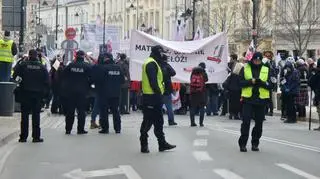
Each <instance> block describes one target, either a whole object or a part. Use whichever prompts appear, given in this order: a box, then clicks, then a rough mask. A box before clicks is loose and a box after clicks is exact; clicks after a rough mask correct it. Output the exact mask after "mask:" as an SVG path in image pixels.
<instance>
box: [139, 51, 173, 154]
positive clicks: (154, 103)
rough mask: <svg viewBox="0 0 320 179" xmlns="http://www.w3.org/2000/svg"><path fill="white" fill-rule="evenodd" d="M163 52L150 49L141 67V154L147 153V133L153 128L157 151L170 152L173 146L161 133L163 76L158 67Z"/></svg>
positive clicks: (162, 121)
mask: <svg viewBox="0 0 320 179" xmlns="http://www.w3.org/2000/svg"><path fill="white" fill-rule="evenodd" d="M163 55H164V50H163V48H162V47H161V46H160V45H156V46H154V47H152V48H151V54H150V57H149V58H148V59H147V60H146V61H145V62H144V64H143V66H142V93H143V121H142V124H141V128H140V144H141V152H142V153H149V152H150V151H149V148H148V131H149V130H150V128H151V127H152V125H153V126H154V134H155V135H156V137H157V139H158V144H159V151H160V152H163V151H165V150H170V149H173V148H175V147H176V146H175V145H171V144H169V143H167V141H166V139H165V136H164V132H163V123H164V120H163V113H162V106H163V102H162V99H163V93H164V83H163V74H162V70H161V68H160V66H159V64H160V63H161V60H163Z"/></svg>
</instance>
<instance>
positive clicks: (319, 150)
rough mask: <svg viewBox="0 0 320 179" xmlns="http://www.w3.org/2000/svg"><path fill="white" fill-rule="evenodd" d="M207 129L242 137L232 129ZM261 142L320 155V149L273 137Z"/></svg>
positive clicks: (210, 126)
mask: <svg viewBox="0 0 320 179" xmlns="http://www.w3.org/2000/svg"><path fill="white" fill-rule="evenodd" d="M207 128H208V129H211V130H214V131H220V132H225V133H229V134H233V135H236V136H240V132H239V131H234V130H230V129H223V128H222V127H215V126H213V125H210V124H207ZM261 140H263V141H267V142H272V143H277V144H281V145H286V146H290V147H294V148H300V149H305V150H309V151H313V152H319V153H320V148H319V147H314V146H309V145H304V144H299V143H295V142H290V141H286V140H281V139H275V138H272V137H261Z"/></svg>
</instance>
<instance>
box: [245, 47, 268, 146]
mask: <svg viewBox="0 0 320 179" xmlns="http://www.w3.org/2000/svg"><path fill="white" fill-rule="evenodd" d="M262 58H263V56H262V54H261V53H260V52H256V53H255V54H254V55H253V57H252V59H251V61H250V62H249V63H247V65H245V67H244V68H243V69H242V70H241V71H240V86H241V88H242V90H241V98H242V103H243V119H242V124H241V137H240V139H239V147H240V151H241V152H247V148H246V145H247V141H248V138H249V132H250V121H251V119H254V120H255V126H254V128H253V130H252V140H251V145H252V148H251V149H252V151H259V148H258V146H259V140H260V138H261V135H262V125H263V120H264V118H265V112H264V110H265V105H266V104H267V101H268V99H269V97H270V89H272V85H271V82H270V73H269V68H268V67H266V66H264V65H263V64H262Z"/></svg>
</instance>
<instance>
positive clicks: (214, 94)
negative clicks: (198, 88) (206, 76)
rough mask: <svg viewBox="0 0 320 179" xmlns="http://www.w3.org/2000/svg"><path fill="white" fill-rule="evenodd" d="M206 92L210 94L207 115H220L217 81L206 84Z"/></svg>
mask: <svg viewBox="0 0 320 179" xmlns="http://www.w3.org/2000/svg"><path fill="white" fill-rule="evenodd" d="M206 93H207V96H208V104H207V107H206V113H207V116H211V114H212V115H213V116H217V115H218V110H219V108H218V106H219V104H218V102H219V93H220V91H219V87H218V84H217V83H210V84H206Z"/></svg>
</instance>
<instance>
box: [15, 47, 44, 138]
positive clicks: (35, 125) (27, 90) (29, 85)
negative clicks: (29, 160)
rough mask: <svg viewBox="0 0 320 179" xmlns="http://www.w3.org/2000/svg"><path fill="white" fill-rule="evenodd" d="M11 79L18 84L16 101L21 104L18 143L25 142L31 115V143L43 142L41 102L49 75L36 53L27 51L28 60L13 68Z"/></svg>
mask: <svg viewBox="0 0 320 179" xmlns="http://www.w3.org/2000/svg"><path fill="white" fill-rule="evenodd" d="M13 78H14V79H15V80H16V81H18V82H19V88H17V89H16V92H15V95H16V96H15V97H16V101H18V102H20V103H21V133H20V139H19V142H22V143H23V142H26V141H27V138H28V133H29V114H30V113H31V114H32V138H33V140H32V142H35V143H38V142H43V139H42V138H41V129H40V110H41V100H42V99H43V97H44V96H45V94H46V93H48V91H49V74H48V71H47V70H46V69H45V67H44V66H43V65H42V64H41V63H39V60H38V57H37V51H35V50H30V51H29V59H28V60H26V61H23V62H21V63H19V64H18V65H17V66H16V67H15V72H14V74H13Z"/></svg>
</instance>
